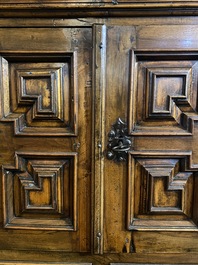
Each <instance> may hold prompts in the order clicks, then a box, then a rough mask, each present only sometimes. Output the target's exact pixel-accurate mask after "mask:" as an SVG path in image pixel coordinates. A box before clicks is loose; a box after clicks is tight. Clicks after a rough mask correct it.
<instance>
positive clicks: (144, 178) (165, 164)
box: [128, 151, 198, 231]
mask: <svg viewBox="0 0 198 265" xmlns="http://www.w3.org/2000/svg"><path fill="white" fill-rule="evenodd" d="M190 161H191V153H190V152H172V153H171V152H170V153H168V152H166V153H165V152H164V153H163V152H149V151H147V152H135V151H132V152H130V163H129V179H128V182H129V186H128V187H129V188H128V200H129V201H128V203H129V208H128V227H129V229H132V230H164V229H165V230H181V231H182V230H185V231H186V230H197V224H198V223H197V217H196V215H197V214H196V212H195V211H194V209H195V208H196V207H197V205H198V201H197V199H196V198H195V196H194V192H195V184H194V182H195V178H194V175H193V170H195V169H194V168H193V167H192V166H191V164H190Z"/></svg>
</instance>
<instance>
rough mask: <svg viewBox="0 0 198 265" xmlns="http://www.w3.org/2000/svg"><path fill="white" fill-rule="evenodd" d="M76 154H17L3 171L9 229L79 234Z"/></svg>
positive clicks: (5, 217) (5, 222)
mask: <svg viewBox="0 0 198 265" xmlns="http://www.w3.org/2000/svg"><path fill="white" fill-rule="evenodd" d="M76 156H77V155H76V153H58V154H57V153H56V154H53V153H50V154H48V153H39V154H35V153H16V154H15V157H16V158H15V165H16V167H15V168H11V167H6V168H3V193H4V204H3V205H4V226H5V227H6V228H20V229H21V228H22V229H44V230H76V222H77V216H76V215H77V210H76V194H77V185H76V182H77V176H76V170H77V169H76V163H77V161H76V160H77V157H76Z"/></svg>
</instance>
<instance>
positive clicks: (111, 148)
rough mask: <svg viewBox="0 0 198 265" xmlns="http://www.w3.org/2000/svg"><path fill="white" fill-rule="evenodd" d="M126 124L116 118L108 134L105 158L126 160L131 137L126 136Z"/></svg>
mask: <svg viewBox="0 0 198 265" xmlns="http://www.w3.org/2000/svg"><path fill="white" fill-rule="evenodd" d="M127 132H128V129H127V124H126V123H125V122H124V121H122V120H121V118H118V119H117V121H116V123H114V124H113V125H112V129H111V130H110V132H109V134H108V137H109V139H108V145H107V149H108V150H107V158H108V159H110V160H114V161H117V162H121V161H126V160H127V156H128V155H127V153H128V151H129V150H130V149H131V139H130V137H128V136H127Z"/></svg>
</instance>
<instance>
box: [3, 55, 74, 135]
mask: <svg viewBox="0 0 198 265" xmlns="http://www.w3.org/2000/svg"><path fill="white" fill-rule="evenodd" d="M1 71H2V73H1V74H2V75H3V77H4V78H3V86H2V88H3V89H2V93H3V95H2V97H3V98H4V102H5V103H6V104H4V107H3V110H2V117H3V119H2V121H14V132H15V134H17V135H27V136H31V135H39V136H45V135H59V136H61V135H76V134H77V117H78V113H77V83H76V80H77V73H76V54H75V52H74V53H63V54H62V53H60V54H59V53H56V54H53V53H52V54H45V53H43V54H19V55H15V54H8V55H5V56H4V55H3V57H1Z"/></svg>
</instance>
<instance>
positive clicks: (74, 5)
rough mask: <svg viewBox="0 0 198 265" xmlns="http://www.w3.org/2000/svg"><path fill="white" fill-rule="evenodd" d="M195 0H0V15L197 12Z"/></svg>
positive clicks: (123, 15) (64, 16)
mask: <svg viewBox="0 0 198 265" xmlns="http://www.w3.org/2000/svg"><path fill="white" fill-rule="evenodd" d="M197 15H198V1H195V0H191V1H183V0H180V1H178V0H174V1H169V0H164V1H159V2H158V1H157V0H153V1H141V0H140V1H137V0H134V1H130V0H129V1H123V0H111V1H109V0H103V1H102V0H101V1H94V2H92V1H86V2H85V1H84V0H82V1H81V2H77V1H75V0H71V1H67V0H43V1H42V2H41V1H39V0H30V1H28V0H18V1H17V2H16V0H0V18H4V17H18V18H20V17H61V18H77V17H78V18H80V17H85V16H86V17H136V16H140V17H141V16H197Z"/></svg>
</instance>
